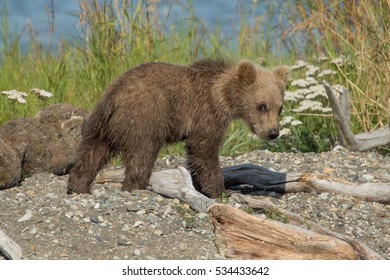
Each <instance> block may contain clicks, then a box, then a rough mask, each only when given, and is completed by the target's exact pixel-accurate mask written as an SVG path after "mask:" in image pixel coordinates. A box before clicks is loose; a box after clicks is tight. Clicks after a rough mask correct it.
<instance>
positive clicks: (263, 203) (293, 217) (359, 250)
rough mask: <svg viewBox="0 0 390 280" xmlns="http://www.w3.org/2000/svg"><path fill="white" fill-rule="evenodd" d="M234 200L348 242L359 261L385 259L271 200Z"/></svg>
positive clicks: (241, 198) (239, 198)
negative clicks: (278, 205)
mask: <svg viewBox="0 0 390 280" xmlns="http://www.w3.org/2000/svg"><path fill="white" fill-rule="evenodd" d="M232 198H233V199H234V200H235V201H237V202H239V203H241V204H243V205H247V206H248V207H251V208H253V209H267V211H271V212H272V213H273V215H277V216H278V215H279V216H280V217H283V218H284V219H285V220H288V223H289V224H292V225H295V226H299V227H303V228H305V229H310V231H314V232H316V233H319V234H323V235H328V236H332V237H335V238H338V239H340V240H343V241H345V242H347V243H348V244H349V245H350V246H351V247H352V248H353V250H354V252H355V254H356V255H357V257H358V258H359V259H363V260H379V259H384V257H383V256H381V255H380V254H378V253H377V252H375V251H373V250H372V249H371V248H369V247H368V246H367V245H365V244H364V243H362V242H360V241H358V240H355V239H352V238H349V237H346V236H344V235H342V234H339V233H336V232H333V231H331V230H328V229H326V228H324V227H323V226H321V225H318V224H316V223H314V222H312V221H310V220H307V219H304V218H302V217H301V216H299V215H297V214H294V213H291V212H289V211H287V210H285V209H282V208H280V207H277V206H276V205H275V204H274V203H272V202H271V200H270V199H269V198H260V199H259V198H256V197H252V196H248V195H241V194H232Z"/></svg>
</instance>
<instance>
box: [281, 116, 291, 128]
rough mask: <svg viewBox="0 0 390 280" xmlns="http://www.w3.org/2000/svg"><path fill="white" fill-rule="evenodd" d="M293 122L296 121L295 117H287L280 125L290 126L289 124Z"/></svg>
mask: <svg viewBox="0 0 390 280" xmlns="http://www.w3.org/2000/svg"><path fill="white" fill-rule="evenodd" d="M293 120H294V118H293V117H291V116H285V117H283V119H282V120H281V121H280V125H282V126H283V125H286V124H289V123H291V122H292V121H293Z"/></svg>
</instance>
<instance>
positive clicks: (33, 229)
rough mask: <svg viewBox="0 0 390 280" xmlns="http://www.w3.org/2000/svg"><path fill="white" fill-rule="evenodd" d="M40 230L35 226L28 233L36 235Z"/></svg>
mask: <svg viewBox="0 0 390 280" xmlns="http://www.w3.org/2000/svg"><path fill="white" fill-rule="evenodd" d="M37 232H38V230H37V228H36V227H33V228H32V229H30V230H29V232H28V234H31V235H35V234H37Z"/></svg>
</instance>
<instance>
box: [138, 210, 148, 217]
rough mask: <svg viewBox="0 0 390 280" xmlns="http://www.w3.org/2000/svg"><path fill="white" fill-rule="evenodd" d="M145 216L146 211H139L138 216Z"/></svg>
mask: <svg viewBox="0 0 390 280" xmlns="http://www.w3.org/2000/svg"><path fill="white" fill-rule="evenodd" d="M144 214H146V210H145V209H141V210H139V211H137V215H138V216H141V215H144Z"/></svg>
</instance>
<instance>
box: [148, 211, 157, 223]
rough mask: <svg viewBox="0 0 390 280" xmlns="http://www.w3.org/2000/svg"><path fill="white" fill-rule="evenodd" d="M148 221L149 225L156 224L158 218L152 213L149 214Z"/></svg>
mask: <svg viewBox="0 0 390 280" xmlns="http://www.w3.org/2000/svg"><path fill="white" fill-rule="evenodd" d="M149 221H150V223H151V224H156V223H157V222H158V221H159V218H158V217H157V216H156V215H154V214H153V213H149Z"/></svg>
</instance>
